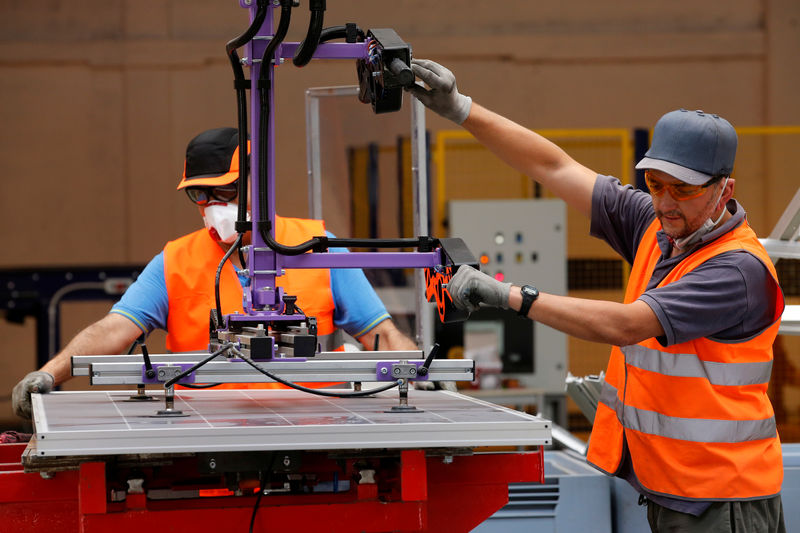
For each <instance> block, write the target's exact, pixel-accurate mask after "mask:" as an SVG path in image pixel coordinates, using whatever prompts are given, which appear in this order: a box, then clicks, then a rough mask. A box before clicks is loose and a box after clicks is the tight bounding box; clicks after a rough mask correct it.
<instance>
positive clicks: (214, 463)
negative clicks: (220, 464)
mask: <svg viewBox="0 0 800 533" xmlns="http://www.w3.org/2000/svg"><path fill="white" fill-rule="evenodd" d="M208 467H209V468H210V469H211V470H214V469H216V468H217V461H216V460H215V459H214V458H213V457H212V458H211V459H209V460H208Z"/></svg>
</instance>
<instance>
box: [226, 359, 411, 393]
mask: <svg viewBox="0 0 800 533" xmlns="http://www.w3.org/2000/svg"><path fill="white" fill-rule="evenodd" d="M238 357H240V358H241V359H242V361H244V362H245V363H247V364H248V365H250V366H252V367H253V368H255V369H256V370H258V371H259V372H261V373H262V374H264V375H265V376H267V377H268V378H271V379H273V380H274V381H277V382H278V383H280V384H282V385H286V386H287V387H291V388H293V389H295V390H299V391H302V392H308V393H310V394H316V395H317V396H327V397H330V398H358V397H360V396H372V395H373V394H376V393H378V392H383V391H386V390H389V389H393V388H395V387H397V386H399V385H400V384H401V383H403V380H402V379H398V380H397V381H392V382H391V383H388V384H386V385H384V386H383V387H378V388H375V389H370V390H365V391H358V392H329V391H324V390H321V389H312V388H309V387H304V386H302V385H298V384H297V383H292V382H291V381H287V380H285V379H283V378H279V377H278V376H276V375H275V374H273V373H272V372H270V371H268V370H264V369H263V368H261V367H260V366H258V365H257V364H256V363H255V362H254V361H253V360H251V359H250V358H249V357H245V356H244V355H242V354H238Z"/></svg>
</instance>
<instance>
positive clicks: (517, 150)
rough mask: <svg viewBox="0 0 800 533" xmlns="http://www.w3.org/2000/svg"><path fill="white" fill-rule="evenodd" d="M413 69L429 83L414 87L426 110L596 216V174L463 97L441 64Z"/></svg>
mask: <svg viewBox="0 0 800 533" xmlns="http://www.w3.org/2000/svg"><path fill="white" fill-rule="evenodd" d="M411 68H412V70H413V71H414V74H416V75H417V77H419V79H421V80H422V81H423V82H425V83H426V84H427V85H428V88H427V89H426V88H424V87H421V86H418V85H417V86H415V87H412V88H411V89H409V90H410V92H411V93H412V94H414V96H416V97H417V98H418V99H419V100H420V101H421V102H422V103H423V104H424V105H425V106H426V107H428V108H429V109H430V110H431V111H434V112H436V113H438V114H439V115H441V116H443V117H444V118H447V119H449V120H452V121H453V122H455V123H456V124H461V125H462V126H463V127H464V128H465V129H466V130H467V131H469V132H470V133H472V135H473V136H475V138H476V139H477V140H478V141H479V142H480V143H481V144H483V145H484V146H486V148H488V149H489V150H491V151H492V152H493V153H494V154H495V155H497V157H499V158H500V159H501V160H503V161H504V162H505V163H507V164H508V165H510V166H511V167H513V168H515V169H516V170H518V171H520V172H522V173H523V174H525V175H527V176H530V177H531V178H533V179H534V180H536V181H537V182H539V183H541V184H542V185H543V186H544V187H546V188H547V189H548V190H549V191H550V192H552V193H553V194H555V195H556V196H558V197H560V198H562V199H563V200H564V201H565V202H567V204H569V205H570V206H572V207H574V208H575V209H577V210H578V211H580V212H581V213H583V214H584V215H586V216H587V217H589V216H591V209H592V191H593V189H594V183H595V180H596V179H597V173H596V172H594V171H593V170H591V169H589V168H587V167H585V166H583V165H581V164H580V163H578V162H577V161H575V160H574V159H572V158H571V157H570V156H569V155H568V154H567V153H566V152H565V151H564V150H562V149H561V148H559V147H558V146H556V145H555V144H554V143H552V142H551V141H549V140H547V139H545V138H544V137H542V136H541V135H539V134H537V133H535V132H533V131H531V130H529V129H527V128H524V127H522V126H520V125H519V124H517V123H515V122H513V121H512V120H509V119H507V118H505V117H503V116H501V115H498V114H497V113H494V112H492V111H489V110H488V109H486V108H484V107H482V106H480V105H478V104H475V103H473V102H472V99H471V98H470V97H468V96H464V95H462V94H460V93H459V92H458V88H457V85H456V78H455V76H454V75H453V73H452V72H450V71H449V70H448V69H446V68H445V67H443V66H442V65H439V64H438V63H435V62H433V61H428V60H425V59H419V60H418V59H415V60H414V61H412V65H411Z"/></svg>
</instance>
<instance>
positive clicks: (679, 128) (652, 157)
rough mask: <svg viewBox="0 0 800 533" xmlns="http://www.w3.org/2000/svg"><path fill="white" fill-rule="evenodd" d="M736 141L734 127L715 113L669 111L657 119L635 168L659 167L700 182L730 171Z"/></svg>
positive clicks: (657, 168)
mask: <svg viewBox="0 0 800 533" xmlns="http://www.w3.org/2000/svg"><path fill="white" fill-rule="evenodd" d="M737 142H738V139H737V136H736V130H734V129H733V126H731V123H730V122H728V121H727V120H725V119H724V118H722V117H720V116H718V115H712V114H710V113H704V112H702V111H699V110H698V111H687V110H685V109H680V110H678V111H670V112H669V113H667V114H666V115H664V116H663V117H661V118H660V119H658V122H657V123H656V127H655V129H654V130H653V142H652V144H651V145H650V149H649V150H648V151H647V153H646V154H644V157H643V158H642V160H641V161H639V163H637V164H636V168H637V169H654V170H661V171H662V172H666V173H667V174H669V175H670V176H673V177H675V178H677V179H679V180H681V181H683V182H686V183H690V184H692V185H702V184H704V183H705V182H707V181H708V180H710V179H711V178H713V177H715V176H729V175H730V174H731V172H733V161H734V159H736V145H737Z"/></svg>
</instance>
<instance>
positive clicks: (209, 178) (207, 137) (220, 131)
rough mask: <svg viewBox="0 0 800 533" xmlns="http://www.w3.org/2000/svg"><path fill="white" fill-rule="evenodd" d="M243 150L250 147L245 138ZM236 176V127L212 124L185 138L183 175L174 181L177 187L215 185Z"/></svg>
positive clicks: (237, 167) (237, 140) (229, 180)
mask: <svg viewBox="0 0 800 533" xmlns="http://www.w3.org/2000/svg"><path fill="white" fill-rule="evenodd" d="M247 150H248V152H249V151H250V141H247ZM245 175H246V173H245ZM237 179H239V130H237V129H236V128H214V129H212V130H206V131H204V132H203V133H201V134H199V135H198V136H197V137H195V138H194V139H192V140H191V141H189V145H188V146H187V147H186V160H185V161H184V163H183V179H182V180H181V182H180V183H179V184H178V190H180V189H185V188H186V187H218V186H220V185H228V184H230V183H233V182H234V181H236V180H237Z"/></svg>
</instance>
